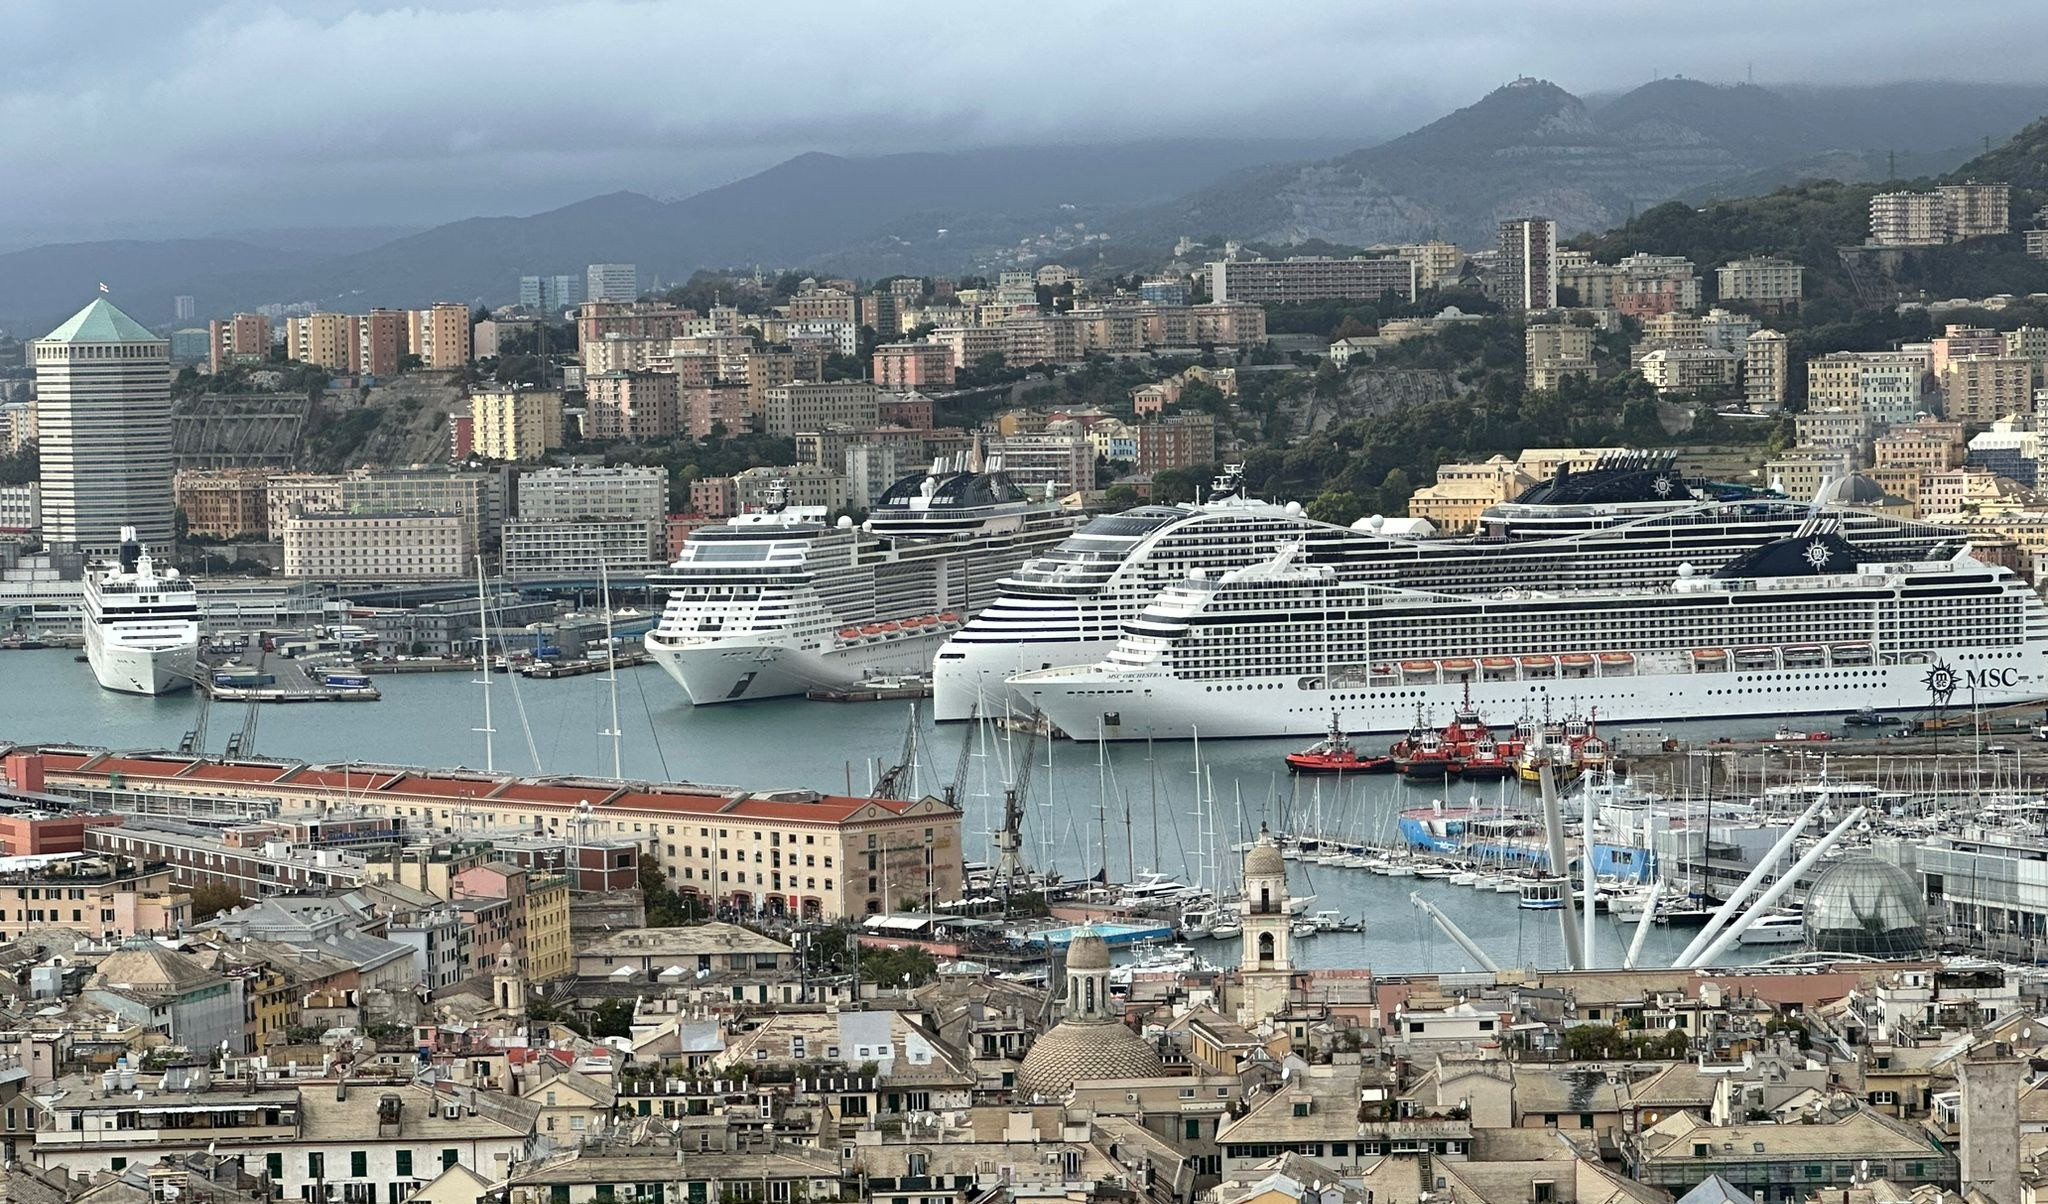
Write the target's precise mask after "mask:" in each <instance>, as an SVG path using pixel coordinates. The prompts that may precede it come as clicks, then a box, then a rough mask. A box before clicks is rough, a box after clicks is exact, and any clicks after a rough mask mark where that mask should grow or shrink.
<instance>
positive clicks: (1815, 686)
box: [1011, 644, 2048, 740]
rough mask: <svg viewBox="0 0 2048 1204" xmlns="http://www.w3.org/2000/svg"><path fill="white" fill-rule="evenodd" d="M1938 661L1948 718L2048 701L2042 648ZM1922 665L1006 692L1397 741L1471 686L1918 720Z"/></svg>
mask: <svg viewBox="0 0 2048 1204" xmlns="http://www.w3.org/2000/svg"><path fill="white" fill-rule="evenodd" d="M1930 659H1931V661H1933V662H1936V663H1940V664H1946V665H1951V666H1955V667H1956V671H1957V673H1958V674H1959V675H1960V679H1961V680H1960V683H1959V686H1958V689H1957V691H1956V693H1955V694H1954V695H1953V696H1952V697H1951V698H1950V699H1949V701H1948V704H1947V705H1948V707H1949V709H1951V710H1959V709H1962V708H1967V707H1968V706H1970V705H1971V701H1972V687H1973V686H1974V700H1975V703H1976V705H1978V706H1980V707H1998V706H2008V705H2013V704H2017V703H2030V702H2037V701H2040V700H2043V699H2048V663H2044V660H2043V657H2042V650H2041V649H2040V648H2039V647H2038V646H2037V645H2032V644H2027V645H2020V646H2016V647H2013V648H2009V649H2004V650H1987V649H1985V648H1983V647H1975V648H1955V649H1944V650H1941V651H1938V652H1934V653H1932V654H1930ZM1929 667H1930V666H1929V665H1928V664H1921V663H1916V664H1900V665H1876V666H1860V667H1840V668H1834V667H1811V668H1794V669H1772V670H1765V671H1757V672H1745V671H1742V670H1739V669H1737V670H1733V671H1724V672H1693V671H1690V670H1687V669H1683V668H1673V667H1669V666H1667V667H1665V668H1664V670H1663V671H1659V669H1658V666H1656V665H1655V663H1654V662H1652V661H1651V660H1650V658H1648V657H1643V658H1640V659H1639V661H1638V670H1637V671H1636V672H1633V673H1630V674H1626V675H1617V676H1590V677H1583V678H1571V679H1561V680H1551V681H1547V682H1543V683H1540V684H1539V683H1534V682H1530V681H1526V680H1517V681H1486V682H1478V681H1475V682H1471V683H1469V686H1468V685H1467V684H1466V683H1463V682H1445V683H1431V684H1413V683H1406V684H1402V685H1399V686H1393V687H1387V688H1366V687H1362V686H1351V687H1347V688H1341V689H1330V688H1325V687H1324V686H1322V685H1321V684H1320V683H1319V680H1318V679H1316V678H1312V677H1311V678H1292V677H1290V678H1258V679H1245V680H1238V681H1184V680H1179V679H1175V678H1172V677H1168V676H1166V675H1164V674H1151V673H1140V672H1119V671H1114V670H1103V669H1101V668H1099V667H1098V666H1095V665H1086V666H1075V667H1071V668H1065V669H1048V670H1041V671H1038V672H1032V673H1025V674H1022V675H1020V676H1018V677H1016V678H1014V679H1012V681H1011V687H1012V689H1014V690H1015V691H1016V692H1017V693H1018V695H1019V696H1020V697H1021V698H1022V699H1023V700H1024V701H1025V702H1026V703H1027V704H1029V705H1035V706H1037V707H1039V708H1040V709H1041V710H1043V711H1044V712H1045V714H1046V716H1047V718H1049V719H1050V720H1051V721H1052V722H1053V724H1054V725H1055V726H1057V727H1058V728H1059V729H1060V730H1061V731H1063V732H1066V733H1067V734H1068V735H1070V736H1072V737H1074V738H1075V739H1078V740H1093V739H1095V738H1096V737H1097V734H1098V731H1099V733H1100V735H1101V736H1102V737H1103V738H1105V739H1109V740H1145V739H1155V740H1183V739H1189V738H1192V737H1195V736H1197V735H1199V736H1200V737H1201V738H1203V739H1209V738H1212V737H1217V738H1221V737H1255V736H1318V735H1321V734H1323V733H1324V732H1326V731H1327V730H1328V729H1329V726H1330V716H1331V715H1332V714H1333V713H1334V714H1336V715H1337V717H1338V722H1339V723H1340V724H1341V725H1342V726H1343V728H1344V730H1345V731H1347V732H1353V733H1360V734H1369V733H1388V734H1393V733H1399V732H1405V731H1407V730H1408V729H1409V728H1411V727H1413V726H1414V724H1415V722H1416V714H1417V709H1416V708H1417V707H1418V706H1420V707H1421V708H1422V713H1423V714H1425V715H1430V714H1434V715H1437V716H1442V715H1445V714H1447V713H1449V712H1450V711H1451V709H1452V708H1454V707H1456V706H1457V705H1458V704H1459V703H1460V702H1461V701H1462V700H1463V699H1464V698H1465V694H1466V690H1467V689H1468V688H1469V689H1470V691H1471V701H1472V703H1473V705H1475V706H1476V707H1478V709H1479V711H1480V712H1481V714H1483V715H1484V716H1485V717H1486V718H1487V720H1488V721H1489V722H1491V723H1494V724H1512V723H1514V722H1515V721H1516V720H1517V719H1519V718H1520V717H1522V716H1523V715H1524V714H1528V715H1533V716H1541V715H1543V714H1545V713H1546V712H1548V713H1549V714H1551V715H1554V716H1557V715H1564V714H1567V713H1579V714H1589V715H1596V716H1597V717H1598V719H1599V722H1600V723H1601V724H1602V725H1603V726H1605V725H1608V724H1613V723H1635V722H1647V721H1677V720H1688V719H1724V718H1771V717H1777V716H1786V715H1815V714H1834V713H1838V712H1840V711H1842V710H1843V709H1844V708H1847V707H1871V708H1874V709H1877V710H1884V711H1914V712H1918V711H1926V710H1929V709H1931V706H1932V703H1931V700H1930V698H1929V694H1928V686H1927V674H1928V670H1929Z"/></svg>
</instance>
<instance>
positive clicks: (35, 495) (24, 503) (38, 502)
mask: <svg viewBox="0 0 2048 1204" xmlns="http://www.w3.org/2000/svg"><path fill="white" fill-rule="evenodd" d="M42 530H43V486H42V482H40V481H30V482H29V483H28V484H26V485H0V532H6V533H9V534H15V533H19V534H26V535H40V534H41V533H42Z"/></svg>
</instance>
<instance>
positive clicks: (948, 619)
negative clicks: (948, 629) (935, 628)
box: [939, 610, 960, 623]
mask: <svg viewBox="0 0 2048 1204" xmlns="http://www.w3.org/2000/svg"><path fill="white" fill-rule="evenodd" d="M959 621H960V616H959V615H956V614H954V613H953V612H952V611H950V610H949V611H947V612H946V613H945V614H942V615H940V616H939V622H941V623H958V622H959Z"/></svg>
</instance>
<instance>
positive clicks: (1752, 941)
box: [1735, 911, 1806, 945]
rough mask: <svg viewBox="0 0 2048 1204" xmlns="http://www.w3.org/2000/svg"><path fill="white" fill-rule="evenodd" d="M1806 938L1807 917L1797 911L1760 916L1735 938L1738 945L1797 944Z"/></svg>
mask: <svg viewBox="0 0 2048 1204" xmlns="http://www.w3.org/2000/svg"><path fill="white" fill-rule="evenodd" d="M1805 940H1806V919H1805V917H1803V916H1801V915H1800V914H1799V913H1798V912H1796V911H1781V912H1777V913H1774V914H1772V915H1767V916H1763V917H1761V918H1759V919H1758V920H1757V921H1756V922H1755V923H1753V924H1751V925H1750V926H1749V927H1747V928H1745V929H1743V930H1742V934H1741V935H1740V936H1738V937H1736V938H1735V943H1736V944H1738V945H1797V944H1800V943H1802V942H1804V941H1805Z"/></svg>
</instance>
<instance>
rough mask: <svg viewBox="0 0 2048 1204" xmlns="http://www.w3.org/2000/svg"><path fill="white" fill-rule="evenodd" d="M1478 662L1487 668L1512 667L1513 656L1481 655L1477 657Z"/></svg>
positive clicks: (1513, 665) (1513, 663)
mask: <svg viewBox="0 0 2048 1204" xmlns="http://www.w3.org/2000/svg"><path fill="white" fill-rule="evenodd" d="M1479 663H1480V665H1482V666H1484V667H1485V668H1488V669H1512V668H1514V667H1515V658H1514V657H1512V656H1482V657H1480V658H1479Z"/></svg>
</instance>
